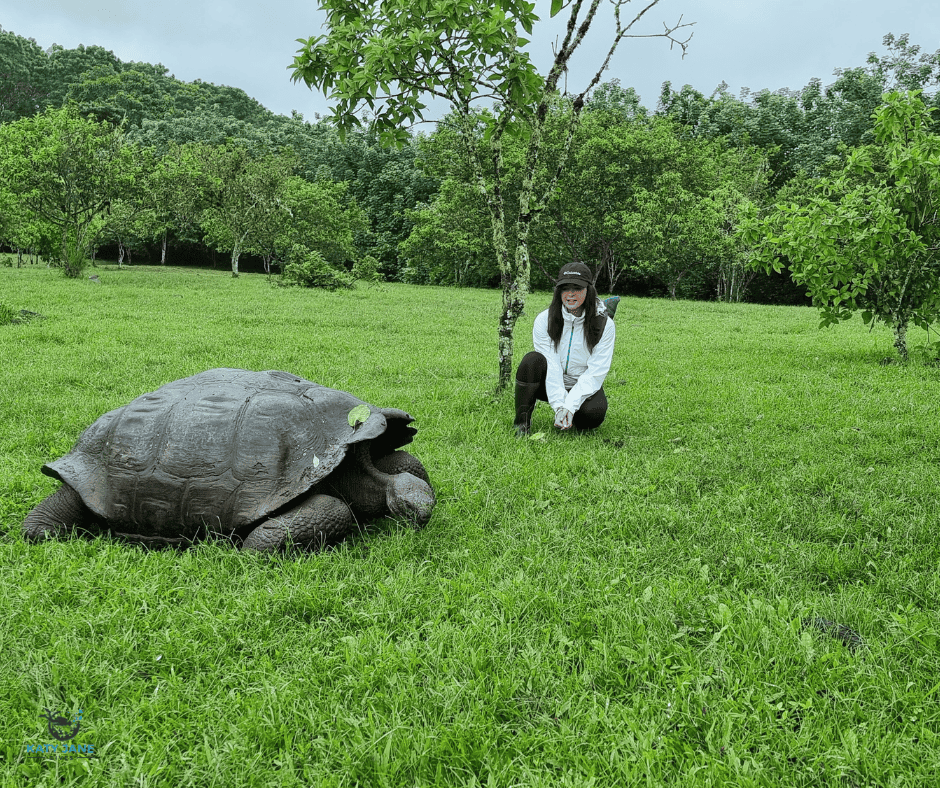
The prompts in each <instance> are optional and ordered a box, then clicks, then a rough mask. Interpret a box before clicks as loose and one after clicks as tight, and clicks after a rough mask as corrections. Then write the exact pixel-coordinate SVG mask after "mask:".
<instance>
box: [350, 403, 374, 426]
mask: <svg viewBox="0 0 940 788" xmlns="http://www.w3.org/2000/svg"><path fill="white" fill-rule="evenodd" d="M371 413H372V411H370V410H369V406H368V405H356V407H355V408H353V409H352V410H351V411H349V416H348V417H347V421H348V422H349V426H350V427H352V428H353V429H356V427H358V426H359V425H360V424H365V422H366V421H368V419H369V415H370V414H371Z"/></svg>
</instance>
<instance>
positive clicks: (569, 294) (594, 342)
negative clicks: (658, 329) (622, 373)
mask: <svg viewBox="0 0 940 788" xmlns="http://www.w3.org/2000/svg"><path fill="white" fill-rule="evenodd" d="M592 279H593V277H592V276H591V270H590V269H589V268H588V267H587V266H586V265H584V263H568V264H567V265H563V266H562V267H561V271H559V272H558V280H557V281H556V282H555V293H554V296H553V297H552V303H551V306H549V308H548V309H546V310H545V311H544V312H542V313H541V314H539V316H538V317H536V318H535V325H534V326H533V327H532V344H533V345H534V346H535V350H533V351H532V352H531V353H527V354H526V355H525V358H523V359H522V362H521V363H520V364H519V367H518V369H517V370H516V421H515V427H516V435H517V436H520V437H521V436H523V435H528V434H529V432H530V429H531V423H532V411H533V410H535V404H536V401H537V400H542V401H543V402H548V404H549V405H551V406H552V410H554V411H555V426H556V427H558V429H560V430H567V429H570V428H571V427H574V428H575V429H577V430H590V429H594V428H595V427H598V426H600V424H601V422H603V421H604V417H605V416H606V415H607V396H606V395H605V394H604V379H605V378H606V377H607V373H608V372H609V371H610V362H611V360H612V359H613V356H614V340H615V338H616V330H615V329H614V321H613V320H611V319H610V318H609V316H608V314H607V310H606V308H605V306H604V304H603V303H602V302H601V301H600V299H598V297H597V291H596V290H595V289H594V285H593V283H592Z"/></svg>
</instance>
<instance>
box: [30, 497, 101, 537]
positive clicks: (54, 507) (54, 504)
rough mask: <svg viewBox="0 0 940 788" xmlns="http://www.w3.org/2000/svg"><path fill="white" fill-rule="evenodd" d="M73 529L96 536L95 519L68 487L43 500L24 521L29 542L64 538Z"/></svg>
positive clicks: (96, 526) (97, 529)
mask: <svg viewBox="0 0 940 788" xmlns="http://www.w3.org/2000/svg"><path fill="white" fill-rule="evenodd" d="M73 525H75V526H78V527H79V528H81V529H83V530H86V531H91V532H92V533H98V531H99V530H100V529H99V528H98V525H97V518H96V517H95V515H94V513H93V512H92V511H91V510H90V509H89V508H88V507H87V506H85V504H84V502H83V501H82V499H81V496H79V494H78V493H77V492H75V490H73V489H72V488H71V487H69V486H68V485H67V484H63V485H62V486H61V487H60V488H59V489H58V490H56V491H55V492H54V493H52V495H50V496H49V497H47V498H45V499H43V500H42V501H41V502H40V503H39V504H38V505H37V506H36V507H34V508H33V510H32V511H31V512H30V513H29V514H28V515H26V519H25V520H23V536H24V537H25V538H26V539H29V540H33V541H36V540H39V539H50V538H53V537H56V536H61V535H63V534H64V533H65V532H66V531H68V530H69V529H70V528H71V527H72V526H73Z"/></svg>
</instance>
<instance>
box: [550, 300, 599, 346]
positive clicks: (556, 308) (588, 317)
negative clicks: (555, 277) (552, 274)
mask: <svg viewBox="0 0 940 788" xmlns="http://www.w3.org/2000/svg"><path fill="white" fill-rule="evenodd" d="M562 288H564V285H556V287H555V294H554V295H553V296H552V303H551V305H550V306H549V307H548V336H549V339H551V340H552V344H553V345H554V346H555V352H556V353H557V352H558V343H559V342H560V341H561V332H562V330H563V329H564V327H565V319H564V318H563V317H562V316H561V310H562V309H563V308H564V307H562V305H561V291H562ZM583 315H584V344H585V345H587V349H588V353H593V352H594V346H595V345H596V344H597V343H598V342H600V340H601V334H603V333H604V325H605V324H606V323H607V321H606V320H597V319H596V318H597V317H598V314H597V290H595V289H594V285H592V284H589V285H588V286H587V293H586V294H585V296H584V312H583ZM601 317H603V315H601Z"/></svg>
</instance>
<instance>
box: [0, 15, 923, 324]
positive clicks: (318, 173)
mask: <svg viewBox="0 0 940 788" xmlns="http://www.w3.org/2000/svg"><path fill="white" fill-rule="evenodd" d="M883 43H884V46H885V49H886V53H885V54H882V55H874V54H873V55H871V56H869V59H868V62H867V63H866V64H865V65H864V66H859V67H854V68H844V69H837V70H836V73H835V77H836V78H835V81H834V82H833V83H832V84H830V85H828V86H825V87H824V86H823V85H822V83H821V81H819V80H813V81H812V82H811V83H810V84H809V85H807V86H805V87H804V88H802V89H801V90H788V89H782V90H778V91H775V92H771V91H768V90H763V91H760V92H758V93H749V92H747V91H743V92H742V94H741V95H740V96H737V97H735V96H732V95H731V94H730V93H729V92H728V90H727V86H725V85H721V86H719V87H718V88H717V89H716V90H715V91H714V92H713V93H712V94H710V95H705V94H703V93H701V92H699V91H697V90H695V89H694V88H692V87H690V86H688V85H687V86H684V87H683V88H681V89H680V90H674V89H673V88H672V86H671V85H670V84H669V83H665V84H664V85H663V89H662V93H661V95H660V97H659V100H658V102H657V106H656V107H655V108H654V109H652V110H650V109H648V108H646V107H644V106H643V105H642V104H641V103H640V101H639V99H638V97H637V95H636V93H635V91H633V90H632V89H631V88H628V87H623V86H622V85H621V84H620V81H619V80H617V79H611V80H609V81H606V82H602V83H600V84H598V85H596V86H595V87H594V88H593V89H592V90H591V91H590V92H589V93H588V94H587V95H586V96H585V98H584V100H583V102H582V103H581V104H580V105H577V106H576V102H575V101H574V99H573V97H571V96H567V97H566V96H562V95H558V94H555V95H554V97H553V98H552V100H551V101H550V102H548V103H547V104H546V112H545V114H544V119H543V123H542V126H541V127H540V134H541V135H542V139H541V155H540V158H539V159H538V161H537V162H536V163H535V165H534V166H532V162H530V161H528V160H527V159H526V151H527V150H528V149H529V148H528V147H527V146H528V139H527V137H526V135H525V134H520V135H511V134H510V135H507V136H506V137H505V138H504V139H503V140H502V141H501V147H500V162H499V164H500V170H499V172H498V173H497V171H496V169H495V165H494V164H492V162H493V161H494V159H493V157H492V156H491V155H490V149H491V142H492V139H491V137H492V134H493V129H494V128H495V127H496V125H497V120H496V115H495V114H494V111H495V110H488V109H470V110H469V111H467V112H464V113H461V112H459V111H453V112H451V113H450V114H448V115H447V116H445V117H444V118H443V119H442V120H441V121H440V122H439V123H437V126H436V128H435V129H434V130H433V131H431V132H429V133H423V134H415V133H410V132H403V131H402V130H401V129H400V128H398V129H397V132H396V134H395V135H394V139H393V141H394V142H396V143H397V146H395V145H393V146H386V145H384V144H383V142H387V141H388V140H387V139H383V133H384V134H385V135H386V136H387V134H388V131H387V130H386V131H385V132H383V131H382V129H381V128H378V127H376V126H373V127H371V128H370V127H369V126H368V125H366V126H365V127H363V128H350V129H348V130H346V129H343V128H340V127H339V124H337V122H336V121H335V119H323V118H319V117H317V118H316V119H315V121H314V122H307V121H305V120H304V119H303V117H302V116H300V115H299V114H298V113H293V114H292V116H291V117H284V116H278V115H274V114H273V113H270V112H268V111H267V110H266V109H264V107H262V106H261V105H260V104H259V103H258V102H257V101H255V100H253V99H251V98H250V97H248V96H247V95H246V94H245V93H244V92H243V91H240V90H238V89H235V88H228V87H219V86H215V85H211V84H209V83H202V82H199V81H197V82H194V83H184V82H181V81H179V80H176V79H175V78H173V77H172V76H171V75H169V74H168V72H167V69H166V68H164V67H163V66H162V65H159V64H158V65H151V64H145V63H123V62H121V61H120V60H119V59H118V58H116V57H115V56H114V55H113V54H112V53H110V52H108V51H106V50H104V49H103V48H101V47H79V48H77V49H74V50H67V49H63V48H62V47H58V46H53V47H51V48H50V49H49V50H45V51H43V50H42V49H41V48H40V47H39V46H38V45H37V44H36V42H35V41H32V40H31V39H25V38H23V37H21V36H17V35H15V34H13V33H11V32H9V31H0V121H2V123H0V167H2V171H3V174H4V177H3V178H2V183H0V242H2V243H3V244H5V245H6V246H7V247H8V248H11V249H14V250H20V251H25V250H38V251H39V252H41V253H42V254H43V256H44V257H46V259H49V260H53V261H54V262H55V264H57V265H61V266H62V268H63V270H64V271H65V272H66V273H69V274H72V275H77V274H78V273H80V272H81V269H82V267H83V266H84V265H85V261H86V260H87V259H88V258H93V257H94V255H95V251H96V249H103V248H107V249H109V250H113V251H114V253H115V254H116V256H117V257H118V259H119V261H121V262H123V261H124V260H126V259H129V258H131V256H134V255H136V256H137V259H138V260H139V259H140V257H141V256H144V257H145V258H146V259H147V260H148V261H152V262H166V261H170V262H180V261H183V260H189V259H193V257H194V256H195V258H196V259H200V260H201V259H204V257H205V256H206V255H207V254H210V255H211V254H214V253H222V254H224V255H225V256H226V258H227V259H228V262H229V264H230V265H231V267H232V271H233V273H237V272H238V270H239V261H240V260H241V259H242V257H243V256H244V255H250V256H251V259H252V260H253V261H258V263H259V264H260V265H262V266H263V267H264V268H265V270H268V271H270V270H272V268H274V269H277V270H280V271H282V272H283V273H284V274H285V275H287V277H288V278H291V277H293V280H294V281H298V282H302V283H306V284H317V285H321V286H330V287H333V286H348V285H349V284H351V282H352V279H353V278H354V277H355V276H374V277H380V278H385V279H388V280H392V281H403V282H412V283H424V284H440V285H463V286H484V287H485V286H497V285H499V284H500V280H501V272H500V268H499V265H498V262H497V258H498V250H497V249H496V248H495V246H494V235H493V232H492V222H491V220H492V216H491V214H490V207H491V206H490V205H489V204H488V203H487V198H486V189H485V188H484V189H481V188H480V184H481V183H483V184H484V185H486V184H490V185H492V183H493V182H494V180H498V182H499V187H500V190H501V195H502V197H503V198H504V199H505V200H506V205H507V206H508V208H509V210H510V212H511V211H513V210H515V211H517V212H518V210H519V209H520V202H519V201H520V199H525V200H528V199H529V198H528V197H527V196H526V195H528V194H530V193H536V192H545V193H550V197H549V199H548V200H547V201H546V203H545V205H544V206H541V209H540V210H539V211H538V212H537V215H536V214H533V219H532V221H531V223H529V224H526V225H525V232H526V234H527V237H526V244H527V249H528V251H529V254H530V257H531V261H532V263H533V267H532V275H531V279H532V285H533V286H536V287H538V286H550V284H551V281H552V276H553V273H554V272H556V271H557V270H558V267H559V266H560V265H561V264H563V263H564V262H566V261H568V260H571V259H579V260H582V261H585V262H587V263H588V264H589V265H590V266H591V267H592V269H593V270H595V271H596V272H597V286H598V288H599V289H603V290H606V291H608V292H621V293H627V292H628V293H642V294H663V295H666V294H668V295H671V296H673V297H686V298H690V297H691V298H719V299H724V300H741V299H744V298H749V299H751V300H762V301H765V302H775V303H806V302H808V298H814V299H816V300H818V299H819V298H820V297H822V296H821V293H822V290H820V289H819V288H817V289H816V291H814V290H813V288H812V287H810V286H809V284H810V282H811V280H810V279H809V278H806V277H803V278H802V279H801V275H800V273H799V271H798V270H795V269H793V267H792V266H793V265H794V262H793V261H794V260H796V259H797V255H796V252H795V250H794V248H793V247H792V246H791V247H787V248H786V249H784V247H783V246H781V245H779V244H778V246H777V247H774V251H773V254H772V255H771V247H772V246H773V244H772V243H771V242H770V241H768V240H767V239H768V238H770V239H773V238H779V237H780V236H779V234H778V235H774V234H772V233H770V234H767V233H765V234H764V235H763V236H759V235H758V234H755V233H756V231H755V230H754V226H755V225H754V222H755V221H756V218H755V217H759V218H760V219H761V220H765V219H766V220H767V221H771V218H770V217H776V219H774V221H778V222H779V221H782V220H781V219H780V217H781V216H783V215H784V213H781V212H780V211H778V210H777V208H776V207H775V206H776V205H778V204H785V203H787V202H789V204H791V205H794V206H797V205H807V204H809V203H810V202H811V201H812V199H814V197H815V196H816V195H817V194H818V192H819V190H820V189H821V188H823V187H825V188H830V189H831V188H832V184H836V183H843V181H840V180H839V178H840V177H843V178H847V177H849V176H848V175H845V168H846V167H848V166H849V165H850V164H851V165H852V166H854V167H855V168H856V170H857V169H858V167H859V166H861V165H859V164H858V162H859V156H862V157H863V158H864V156H866V155H867V156H868V157H869V159H870V158H871V157H874V160H875V164H873V165H872V167H873V168H874V169H875V170H877V169H878V167H880V168H881V170H880V176H879V177H882V178H883V180H884V179H885V178H887V179H888V180H886V181H885V183H889V184H890V185H893V184H895V183H896V179H897V177H899V176H897V175H892V174H891V173H890V172H889V167H888V165H887V164H886V162H887V161H888V159H889V158H890V156H891V155H895V157H896V156H897V155H900V154H891V153H890V151H889V148H890V145H889V143H888V140H887V137H885V136H884V133H881V136H879V131H878V129H877V128H876V122H875V112H876V110H877V109H878V108H879V107H882V106H883V105H884V96H885V94H886V93H888V92H890V91H892V90H900V91H920V94H919V95H920V98H919V99H917V100H918V101H920V102H921V104H922V106H923V112H921V113H920V115H918V117H919V118H920V121H918V123H919V125H918V128H919V129H920V130H921V131H922V132H923V133H924V134H926V135H927V139H928V140H929V139H931V138H932V137H933V136H935V135H936V134H937V133H938V131H940V118H938V115H940V113H936V112H934V113H931V109H932V108H936V107H937V106H938V94H937V93H936V92H935V91H933V92H931V89H932V88H933V87H934V86H935V85H936V84H937V83H938V80H940V52H938V53H934V54H921V52H920V48H919V47H918V46H916V45H914V44H911V43H910V41H909V39H908V37H907V36H906V35H905V36H899V37H897V38H896V37H894V36H892V35H888V36H886V37H885V39H884V42H883ZM912 111H913V110H912ZM915 114H916V112H915ZM574 115H577V116H578V122H577V123H576V124H573V123H571V119H572V117H573V116H574ZM905 117H908V118H909V120H910V122H911V123H913V122H914V120H913V117H914V116H913V115H910V113H909V115H908V116H905ZM519 122H520V123H522V122H525V119H524V118H523V119H521V120H520V121H519ZM468 130H469V137H468V136H467V135H466V132H467V131H468ZM569 130H573V131H570V133H569ZM467 139H470V140H471V142H470V145H471V146H476V148H477V149H478V150H477V153H478V154H480V155H478V156H477V157H476V160H478V161H482V162H483V163H484V164H483V166H482V168H479V170H478V171H475V170H474V167H473V165H472V163H471V162H472V160H473V159H471V158H468V157H467V156H465V155H463V154H462V153H461V154H460V155H455V153H458V152H460V151H461V146H462V145H466V144H467V143H466V140H467ZM928 149H929V144H928ZM860 151H862V152H865V151H867V153H859V152H860ZM562 159H564V161H565V163H566V166H565V167H564V168H559V167H558V166H557V164H558V162H559V161H561V160H562ZM927 160H928V161H929V154H928V156H927ZM487 162H490V164H487ZM840 174H841V175H840ZM853 177H855V178H856V180H857V179H858V177H860V176H859V175H858V173H857V172H856V174H855V176H853ZM925 177H926V176H925ZM827 184H828V186H827ZM550 185H551V186H553V188H552V189H548V187H549V186H550ZM918 193H921V194H927V193H929V189H926V190H925V189H924V188H923V187H921V189H920V191H919V192H918ZM829 201H830V202H834V200H833V198H831V197H830V198H829ZM921 207H922V208H923V206H921ZM520 226H521V225H519V224H518V223H516V224H508V225H507V226H506V236H507V239H508V241H507V242H508V244H509V247H512V245H513V243H514V241H515V238H514V234H515V233H517V232H519V227H520ZM762 226H763V225H762ZM767 226H769V225H767ZM925 226H926V225H923V226H921V230H923V229H924V227H925ZM927 246H928V247H929V243H928V244H927ZM928 268H929V266H928ZM775 270H777V271H781V272H783V273H780V274H775V273H774V271H775ZM931 270H932V269H931ZM793 280H796V283H794V281H793ZM832 289H837V288H832V287H830V288H828V290H832ZM807 292H809V293H812V295H811V296H807V295H806V294H807ZM827 292H828V291H827ZM840 303H841V302H840ZM876 311H877V310H876Z"/></svg>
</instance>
